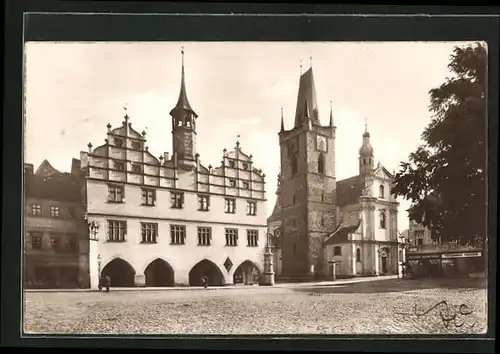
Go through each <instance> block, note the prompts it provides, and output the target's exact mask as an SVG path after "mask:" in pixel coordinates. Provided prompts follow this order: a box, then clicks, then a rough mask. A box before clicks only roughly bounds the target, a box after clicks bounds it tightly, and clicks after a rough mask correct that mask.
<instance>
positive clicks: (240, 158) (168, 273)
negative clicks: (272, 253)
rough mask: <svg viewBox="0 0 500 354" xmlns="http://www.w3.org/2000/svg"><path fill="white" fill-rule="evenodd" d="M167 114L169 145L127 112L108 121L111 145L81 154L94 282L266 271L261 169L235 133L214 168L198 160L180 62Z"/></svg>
mask: <svg viewBox="0 0 500 354" xmlns="http://www.w3.org/2000/svg"><path fill="white" fill-rule="evenodd" d="M170 115H171V121H172V141H173V152H172V154H169V153H164V154H163V155H161V156H159V157H156V156H154V155H153V154H152V153H151V152H150V151H149V149H148V147H147V146H146V143H147V140H146V133H145V132H144V131H143V132H142V133H139V132H137V131H136V130H135V129H134V128H133V127H132V123H131V121H130V117H129V116H128V115H125V119H124V121H123V122H122V124H121V125H119V126H118V127H115V128H112V126H111V124H108V127H107V128H108V130H107V137H106V139H105V144H103V145H101V146H98V147H96V148H93V147H92V144H89V147H88V152H82V153H81V160H82V169H83V171H84V172H85V174H86V182H85V189H86V208H87V216H88V222H89V224H90V225H91V235H90V237H91V239H92V241H91V245H90V276H91V285H92V288H95V287H97V284H98V279H99V276H103V277H104V276H110V278H111V286H113V287H117V286H126V287H131V286H174V285H200V284H201V282H202V278H203V277H207V278H208V283H209V284H210V285H226V284H233V283H239V282H244V283H252V282H257V281H258V280H259V276H260V274H262V272H263V264H264V250H265V246H266V231H267V225H266V198H265V180H264V178H265V175H264V174H263V173H262V170H259V169H257V168H255V167H254V161H253V159H252V155H248V154H246V153H245V152H243V151H242V149H241V147H240V144H239V142H236V145H235V146H234V148H232V149H231V150H226V149H224V150H223V154H222V158H221V164H220V165H219V166H218V167H212V166H211V165H205V164H203V163H202V161H201V158H200V155H199V154H198V153H197V152H196V138H197V131H196V120H197V118H198V115H197V113H196V112H195V111H194V110H193V109H192V107H191V105H190V103H189V101H188V99H187V93H186V87H185V82H184V63H183V64H182V75H181V89H180V94H179V99H178V102H177V104H176V105H175V107H174V108H173V109H172V110H171V112H170Z"/></svg>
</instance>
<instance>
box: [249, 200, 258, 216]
mask: <svg viewBox="0 0 500 354" xmlns="http://www.w3.org/2000/svg"><path fill="white" fill-rule="evenodd" d="M247 215H252V216H254V215H257V203H256V202H247Z"/></svg>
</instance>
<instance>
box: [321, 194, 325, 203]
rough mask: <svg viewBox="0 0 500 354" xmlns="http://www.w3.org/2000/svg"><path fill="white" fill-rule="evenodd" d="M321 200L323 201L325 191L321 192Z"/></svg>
mask: <svg viewBox="0 0 500 354" xmlns="http://www.w3.org/2000/svg"><path fill="white" fill-rule="evenodd" d="M321 201H322V202H324V201H325V193H321Z"/></svg>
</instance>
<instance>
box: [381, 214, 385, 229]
mask: <svg viewBox="0 0 500 354" xmlns="http://www.w3.org/2000/svg"><path fill="white" fill-rule="evenodd" d="M380 228H381V229H385V212H383V211H382V212H380Z"/></svg>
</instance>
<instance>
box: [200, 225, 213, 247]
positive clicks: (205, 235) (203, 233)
mask: <svg viewBox="0 0 500 354" xmlns="http://www.w3.org/2000/svg"><path fill="white" fill-rule="evenodd" d="M211 241H212V228H211V227H198V246H210V243H211Z"/></svg>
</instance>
